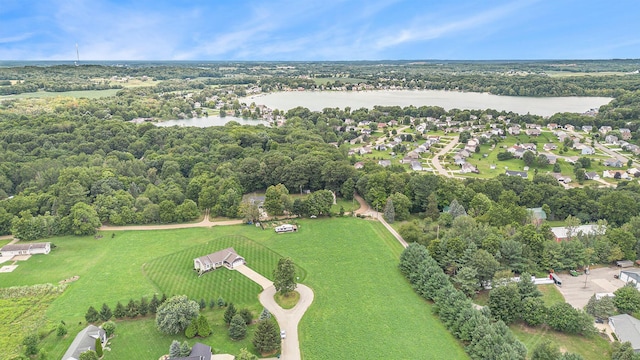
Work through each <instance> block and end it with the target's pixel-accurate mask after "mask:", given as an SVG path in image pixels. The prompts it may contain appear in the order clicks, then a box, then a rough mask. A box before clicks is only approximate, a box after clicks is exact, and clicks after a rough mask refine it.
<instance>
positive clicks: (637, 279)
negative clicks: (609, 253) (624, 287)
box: [618, 262, 640, 289]
mask: <svg viewBox="0 0 640 360" xmlns="http://www.w3.org/2000/svg"><path fill="white" fill-rule="evenodd" d="M631 266H633V262H632V263H631ZM618 278H619V279H620V280H622V281H624V282H626V283H632V284H634V285H635V286H636V288H638V289H640V269H628V270H621V271H620V274H619V275H618Z"/></svg>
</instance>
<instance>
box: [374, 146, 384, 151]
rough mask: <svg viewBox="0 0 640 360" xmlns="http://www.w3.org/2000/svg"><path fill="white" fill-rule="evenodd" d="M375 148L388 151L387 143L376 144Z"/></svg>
mask: <svg viewBox="0 0 640 360" xmlns="http://www.w3.org/2000/svg"><path fill="white" fill-rule="evenodd" d="M374 148H375V149H376V150H378V151H387V145H385V144H379V145H376V146H374Z"/></svg>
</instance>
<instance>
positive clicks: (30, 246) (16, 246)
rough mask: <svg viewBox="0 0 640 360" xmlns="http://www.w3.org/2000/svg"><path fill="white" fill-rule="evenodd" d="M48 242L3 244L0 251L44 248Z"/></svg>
mask: <svg viewBox="0 0 640 360" xmlns="http://www.w3.org/2000/svg"><path fill="white" fill-rule="evenodd" d="M49 244H50V243H21V244H9V245H5V246H3V247H2V249H0V251H22V250H29V249H44V248H46V247H47V245H49Z"/></svg>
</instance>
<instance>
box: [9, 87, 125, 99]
mask: <svg viewBox="0 0 640 360" xmlns="http://www.w3.org/2000/svg"><path fill="white" fill-rule="evenodd" d="M118 91H120V89H106V90H77V91H60V92H53V91H36V92H30V93H23V94H17V95H6V96H0V100H3V99H7V100H8V99H27V98H55V97H73V98H87V99H97V98H103V97H109V96H115V95H116V93H117V92H118Z"/></svg>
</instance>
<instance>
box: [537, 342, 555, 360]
mask: <svg viewBox="0 0 640 360" xmlns="http://www.w3.org/2000/svg"><path fill="white" fill-rule="evenodd" d="M561 355H562V353H561V352H560V349H558V347H557V346H555V345H554V344H552V343H551V341H549V340H544V341H542V342H540V343H539V344H538V345H536V347H535V348H533V353H532V354H531V360H559V359H560V356H561Z"/></svg>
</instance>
